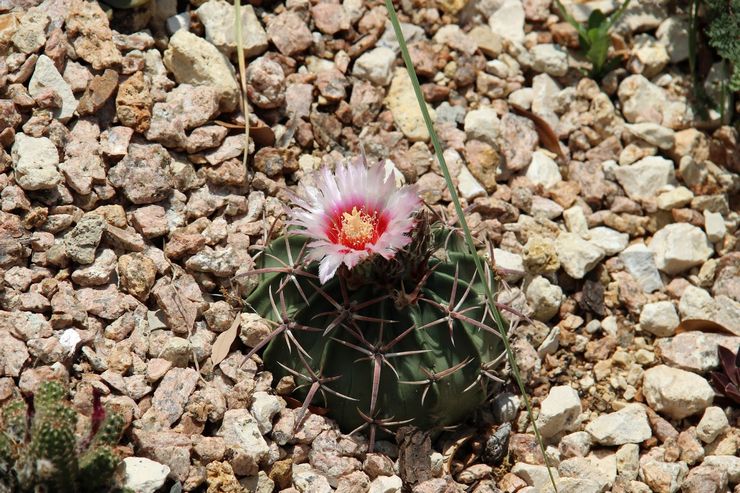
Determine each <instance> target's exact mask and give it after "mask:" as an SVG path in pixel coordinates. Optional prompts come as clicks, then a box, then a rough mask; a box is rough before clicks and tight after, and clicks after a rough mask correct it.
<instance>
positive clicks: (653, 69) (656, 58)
mask: <svg viewBox="0 0 740 493" xmlns="http://www.w3.org/2000/svg"><path fill="white" fill-rule="evenodd" d="M632 57H633V58H632V59H631V60H630V66H631V67H634V68H635V69H636V70H634V71H636V72H639V73H641V74H642V75H644V76H645V77H647V78H652V77H655V76H656V75H658V74H659V73H660V72H661V71H662V70H663V69H664V68H665V66H666V65H668V62H670V61H671V59H670V57H669V56H668V50H666V47H665V45H663V44H661V43H658V42H657V41H656V39H655V38H653V37H652V36H650V35H649V34H644V33H643V34H638V35H637V36H635V37H634V39H633V43H632Z"/></svg>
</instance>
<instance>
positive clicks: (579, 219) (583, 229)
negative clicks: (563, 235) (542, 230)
mask: <svg viewBox="0 0 740 493" xmlns="http://www.w3.org/2000/svg"><path fill="white" fill-rule="evenodd" d="M563 220H564V221H565V227H566V228H568V231H570V232H571V233H575V234H577V235H578V236H580V237H581V238H588V221H587V220H586V214H584V213H583V208H582V207H580V206H577V205H574V206H573V207H571V208H570V209H566V210H565V211H563Z"/></svg>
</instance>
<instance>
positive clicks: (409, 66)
mask: <svg viewBox="0 0 740 493" xmlns="http://www.w3.org/2000/svg"><path fill="white" fill-rule="evenodd" d="M385 7H386V9H387V10H388V16H389V17H390V21H391V24H393V30H394V31H395V33H396V39H397V40H398V45H399V47H400V48H401V55H402V57H403V61H404V63H405V64H406V70H407V71H408V74H409V77H410V78H411V83H412V85H413V86H414V94H415V95H416V100H417V101H418V103H419V108H420V109H421V114H422V116H423V117H424V123H425V124H426V127H427V131H428V132H429V137H430V138H431V140H432V145H433V146H434V152H435V153H436V155H437V159H438V160H439V166H440V168H441V169H442V174H443V175H444V179H445V183H446V184H447V189H448V190H449V192H450V196H451V197H452V202H453V204H454V205H455V213H456V214H457V217H458V220H459V222H460V226H461V227H462V230H463V233H464V235H465V242H466V244H467V245H468V250H469V251H470V253H471V254H472V256H473V259H474V261H475V268H476V270H477V271H478V274H479V276H480V278H481V280H482V282H483V286H484V288H485V291H486V299H487V302H488V305H489V308H490V310H491V313H493V315H494V319H495V321H496V325H497V326H498V330H499V333H500V334H501V338H502V340H503V342H504V348H505V349H506V356H507V358H508V359H509V364H510V365H511V370H512V373H513V374H514V379H515V380H516V383H517V385H518V386H519V391H520V392H521V394H522V398H523V399H524V404H525V406H526V408H527V414H528V416H529V420H530V421H531V423H532V426H533V428H534V433H535V436H536V437H537V442H538V444H539V446H540V449H541V451H542V456H543V458H544V460H545V465H546V466H547V474H548V475H549V476H550V482H551V483H552V486H553V488H554V489H555V492H556V493H557V491H558V487H557V485H556V484H555V478H554V476H553V474H552V471H551V469H550V465H549V461H548V460H547V455H546V454H545V445H544V442H543V441H542V436H541V435H540V432H539V430H538V428H537V424H536V423H535V420H534V414H533V412H532V405H531V403H530V399H529V396H528V395H527V391H526V389H525V388H524V382H523V381H522V377H521V374H520V372H519V367H518V365H517V364H516V359H515V358H514V351H513V350H512V349H511V343H510V342H509V336H508V334H507V332H506V328H505V327H504V321H503V319H502V318H501V313H500V312H499V311H498V309H497V308H496V305H495V301H494V297H493V287H492V286H491V285H490V283H489V282H488V276H487V275H486V271H485V269H484V268H483V264H482V263H481V260H480V257H479V256H478V255H477V252H476V249H475V243H474V242H473V235H472V233H471V232H470V227H469V226H468V223H467V221H466V220H465V213H464V212H463V209H462V205H461V204H460V199H459V197H458V195H457V190H456V189H455V184H454V183H453V182H452V176H451V175H450V170H449V168H448V167H447V163H446V162H445V158H444V155H443V153H442V146H441V145H440V142H439V137H437V133H436V132H435V130H434V125H433V124H432V118H431V116H430V115H429V110H428V109H427V105H426V102H425V101H424V96H423V95H422V92H421V86H420V85H419V79H418V78H417V76H416V71H415V70H414V64H413V63H412V61H411V56H410V55H409V50H408V47H407V46H406V40H405V39H404V37H403V32H402V31H401V24H400V23H399V21H398V16H397V15H396V10H395V8H394V7H393V2H392V1H391V0H385Z"/></svg>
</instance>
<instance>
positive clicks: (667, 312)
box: [640, 301, 680, 337]
mask: <svg viewBox="0 0 740 493" xmlns="http://www.w3.org/2000/svg"><path fill="white" fill-rule="evenodd" d="M679 322H680V320H679V319H678V314H677V313H676V308H675V307H674V306H673V303H671V302H670V301H657V302H655V303H648V304H646V305H645V306H643V307H642V312H641V313H640V327H641V328H642V330H646V331H648V332H650V333H651V334H653V335H656V336H658V337H670V336H672V335H673V334H675V333H676V327H678V324H679Z"/></svg>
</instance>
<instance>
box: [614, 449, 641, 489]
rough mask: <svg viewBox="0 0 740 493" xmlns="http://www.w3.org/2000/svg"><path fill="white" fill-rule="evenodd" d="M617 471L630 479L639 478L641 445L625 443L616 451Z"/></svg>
mask: <svg viewBox="0 0 740 493" xmlns="http://www.w3.org/2000/svg"><path fill="white" fill-rule="evenodd" d="M616 456H617V473H618V474H619V475H620V476H623V477H625V478H627V479H629V480H630V481H632V480H635V479H637V472H638V471H639V470H640V446H639V445H637V444H636V443H625V444H624V445H622V446H621V447H619V449H618V450H617V453H616Z"/></svg>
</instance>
